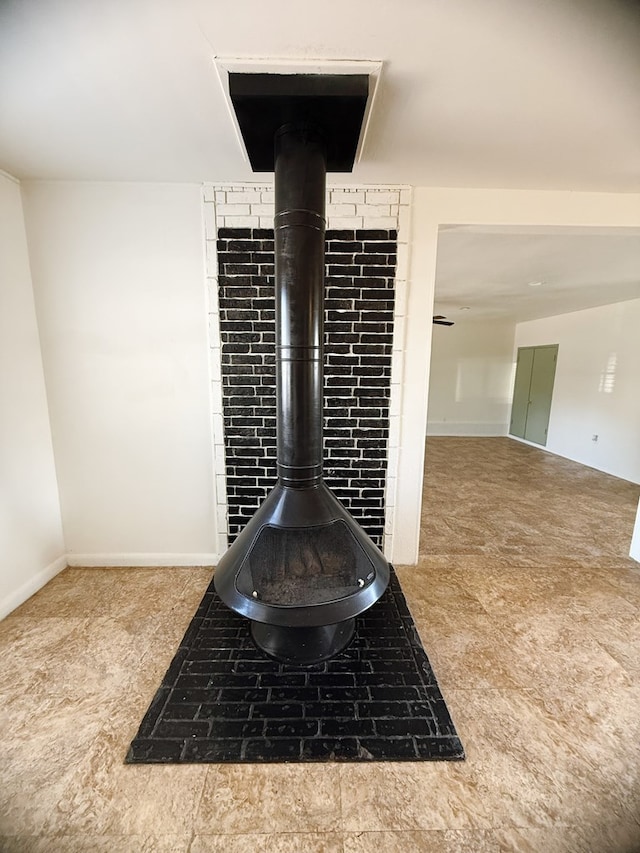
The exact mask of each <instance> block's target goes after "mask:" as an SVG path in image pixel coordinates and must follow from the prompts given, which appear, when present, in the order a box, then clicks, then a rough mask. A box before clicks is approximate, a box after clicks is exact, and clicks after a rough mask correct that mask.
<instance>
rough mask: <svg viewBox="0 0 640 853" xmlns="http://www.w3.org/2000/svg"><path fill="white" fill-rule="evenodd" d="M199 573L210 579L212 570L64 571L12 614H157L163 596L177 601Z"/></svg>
mask: <svg viewBox="0 0 640 853" xmlns="http://www.w3.org/2000/svg"><path fill="white" fill-rule="evenodd" d="M203 574H206V575H208V578H209V580H210V579H211V577H212V574H213V569H201V568H191V567H186V568H183V567H180V568H176V567H166V568H162V569H158V568H140V567H130V568H121V567H119V568H110V569H108V570H105V569H82V568H67V569H65V570H64V571H63V572H61V573H60V574H59V575H57V576H56V577H55V578H54V579H53V580H52V581H51V582H50V583H49V584H47V586H46V592H45V590H40V591H39V592H37V593H36V594H35V595H33V596H32V597H31V598H30V599H29V600H28V601H26V602H25V603H24V604H23V605H21V606H20V607H19V608H18V609H17V610H16V611H14V613H15V615H16V616H20V617H28V616H33V615H35V616H36V617H37V618H38V619H42V618H44V617H57V618H83V619H84V618H87V617H89V616H91V617H94V618H99V617H101V616H113V617H118V616H123V615H126V614H130V613H137V614H139V615H141V614H143V613H149V612H154V611H157V608H158V603H159V602H160V601H162V596H163V595H167V596H169V597H170V598H171V599H173V600H176V599H177V600H180V598H181V597H182V595H183V592H184V590H185V588H186V587H187V585H188V584H191V583H192V580H193V577H194V575H198V576H202V575H203ZM205 588H206V583H205ZM203 593H204V589H203Z"/></svg>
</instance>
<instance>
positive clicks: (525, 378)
mask: <svg viewBox="0 0 640 853" xmlns="http://www.w3.org/2000/svg"><path fill="white" fill-rule="evenodd" d="M557 360H558V345H557V344H553V345H551V346H543V347H521V348H520V349H519V350H518V364H517V368H516V381H515V386H514V390H513V405H512V408H511V426H510V428H509V432H510V433H511V435H516V436H518V438H524V439H526V440H527V441H531V442H533V443H534V444H541V445H543V446H544V445H546V443H547V430H548V428H549V415H550V414H551V400H552V397H553V383H554V379H555V375H556V362H557Z"/></svg>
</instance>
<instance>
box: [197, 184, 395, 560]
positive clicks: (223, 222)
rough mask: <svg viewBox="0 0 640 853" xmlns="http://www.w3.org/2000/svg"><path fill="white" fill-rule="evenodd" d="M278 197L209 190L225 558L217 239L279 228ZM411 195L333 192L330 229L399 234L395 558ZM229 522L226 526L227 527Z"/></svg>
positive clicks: (390, 507)
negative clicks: (233, 231) (226, 231)
mask: <svg viewBox="0 0 640 853" xmlns="http://www.w3.org/2000/svg"><path fill="white" fill-rule="evenodd" d="M273 204H274V192H273V185H272V184H224V185H223V184H220V185H215V186H214V185H212V184H205V185H204V187H203V207H204V225H205V239H206V265H207V284H208V287H207V293H208V301H209V308H208V310H209V336H210V337H209V340H210V347H211V375H212V388H211V400H212V427H213V435H214V459H215V468H216V470H215V477H216V486H217V502H218V524H219V530H220V531H222V532H221V534H220V543H219V547H220V553H223V552H224V551H225V550H226V548H227V535H228V526H227V503H226V485H225V480H224V471H225V448H224V432H223V419H222V393H221V387H220V380H221V361H220V332H219V316H218V296H217V276H218V268H217V260H216V234H217V229H218V228H273ZM410 217H411V189H410V188H409V187H388V186H385V187H369V186H364V187H363V186H355V187H354V186H348V187H338V186H332V187H329V188H328V191H327V228H331V229H348V230H351V229H354V230H355V229H359V228H384V229H387V228H392V229H397V231H398V255H397V265H396V282H395V311H394V336H393V355H392V364H391V399H390V409H389V445H388V467H387V482H386V516H385V539H384V552H385V554H386V555H387V557H388V558H391V554H392V545H393V534H394V530H395V528H396V517H395V512H396V503H397V501H396V488H397V476H398V457H399V453H400V434H401V431H400V412H401V404H402V387H403V367H404V344H405V341H404V334H405V321H406V305H407V274H408V265H409V228H410ZM223 521H224V523H222V522H223Z"/></svg>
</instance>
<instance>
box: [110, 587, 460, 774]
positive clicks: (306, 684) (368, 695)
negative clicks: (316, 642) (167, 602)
mask: <svg viewBox="0 0 640 853" xmlns="http://www.w3.org/2000/svg"><path fill="white" fill-rule="evenodd" d="M463 758H464V750H463V748H462V744H461V742H460V740H459V738H458V736H457V734H456V730H455V728H454V726H453V723H452V721H451V717H450V716H449V712H448V710H447V707H446V705H445V702H444V700H443V698H442V695H441V693H440V690H439V688H438V685H437V683H436V679H435V677H434V674H433V671H432V669H431V666H430V664H429V660H428V658H427V655H426V654H425V652H424V649H423V648H422V644H421V642H420V638H419V637H418V633H417V631H416V628H415V625H414V622H413V619H412V617H411V614H410V613H409V610H408V608H407V604H406V601H405V598H404V595H403V593H402V590H401V588H400V584H399V582H398V578H397V576H396V575H395V573H394V572H392V575H391V582H390V584H389V588H388V589H387V591H386V592H385V594H384V595H383V597H382V598H381V599H380V601H379V602H378V603H377V604H375V605H374V606H373V607H372V608H371V609H370V610H368V611H367V612H366V613H364V614H363V615H362V616H360V617H359V618H358V619H357V628H356V634H355V637H354V639H353V642H352V643H351V645H350V646H349V647H348V648H347V649H346V650H345V651H343V652H342V653H340V654H339V655H337V656H336V657H335V658H333V659H332V660H330V661H327V662H326V663H322V664H317V665H314V666H311V667H294V666H289V665H286V664H282V663H278V662H277V661H274V660H271V659H270V658H268V657H267V656H266V655H264V654H263V653H262V652H261V651H259V650H258V649H257V648H256V647H255V646H254V644H253V642H252V640H251V637H250V633H249V622H248V621H247V620H246V619H244V618H243V617H241V616H239V615H238V614H236V613H234V612H232V611H231V610H229V609H228V608H227V607H226V606H225V605H224V604H223V603H222V602H221V601H220V599H219V598H218V596H217V595H216V593H215V591H214V588H213V583H211V585H210V586H209V589H208V590H207V592H206V593H205V596H204V598H203V600H202V602H201V604H200V607H199V608H198V610H197V612H196V614H195V616H194V618H193V620H192V621H191V624H190V626H189V628H188V630H187V633H186V634H185V636H184V638H183V640H182V642H181V644H180V647H179V649H178V651H177V653H176V655H175V657H174V659H173V661H172V662H171V665H170V666H169V669H168V670H167V673H166V675H165V677H164V679H163V681H162V684H161V686H160V688H159V689H158V691H157V693H156V695H155V696H154V698H153V701H152V702H151V705H150V707H149V710H148V711H147V713H146V714H145V716H144V718H143V720H142V723H141V724H140V728H139V730H138V734H137V735H136V737H135V738H134V740H133V742H132V743H131V747H130V749H129V752H128V754H127V757H126V762H127V763H128V764H133V763H156V764H171V763H200V762H201V763H205V762H212V763H220V762H245V763H259V762H302V761H429V760H456V759H463Z"/></svg>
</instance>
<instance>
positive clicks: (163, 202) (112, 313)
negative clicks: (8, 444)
mask: <svg viewBox="0 0 640 853" xmlns="http://www.w3.org/2000/svg"><path fill="white" fill-rule="evenodd" d="M24 199H25V220H26V225H27V234H28V240H29V249H30V256H31V267H32V273H33V282H34V291H35V297H36V306H37V312H38V320H39V326H40V334H41V343H42V351H43V360H44V365H45V375H46V380H47V389H48V395H49V409H50V413H51V425H52V433H53V443H54V448H55V453H56V460H57V465H58V479H59V486H60V499H61V506H62V515H63V519H64V527H65V536H66V544H67V550H68V560H69V562H70V563H71V564H78V563H80V564H88V565H91V564H95V565H118V564H125V565H126V564H130V563H133V564H138V565H141V564H145V563H147V564H149V563H150V564H174V563H185V564H191V563H200V562H204V563H209V562H212V561H213V560H214V559H215V557H216V554H215V549H216V521H215V509H214V507H215V504H214V484H213V460H212V450H211V445H212V441H211V427H210V413H209V394H208V386H209V370H208V353H207V333H206V316H207V314H206V305H205V285H204V258H203V234H202V215H201V198H200V188H199V187H198V186H195V185H193V186H192V185H160V184H82V183H75V184H74V183H39V182H36V183H28V184H26V185H25V187H24Z"/></svg>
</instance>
